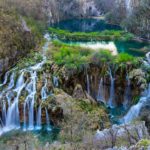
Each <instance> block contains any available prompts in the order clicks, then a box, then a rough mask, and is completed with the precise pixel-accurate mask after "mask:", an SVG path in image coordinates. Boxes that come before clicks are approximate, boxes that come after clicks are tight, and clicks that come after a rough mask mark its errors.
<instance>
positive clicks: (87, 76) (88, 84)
mask: <svg viewBox="0 0 150 150" xmlns="http://www.w3.org/2000/svg"><path fill="white" fill-rule="evenodd" d="M86 80H87V92H88V94H89V95H90V80H89V75H88V74H87V75H86Z"/></svg>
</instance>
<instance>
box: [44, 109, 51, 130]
mask: <svg viewBox="0 0 150 150" xmlns="http://www.w3.org/2000/svg"><path fill="white" fill-rule="evenodd" d="M45 112H46V125H47V130H48V131H51V126H50V119H49V114H48V111H47V108H45Z"/></svg>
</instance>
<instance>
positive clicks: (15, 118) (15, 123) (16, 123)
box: [5, 72, 26, 131]
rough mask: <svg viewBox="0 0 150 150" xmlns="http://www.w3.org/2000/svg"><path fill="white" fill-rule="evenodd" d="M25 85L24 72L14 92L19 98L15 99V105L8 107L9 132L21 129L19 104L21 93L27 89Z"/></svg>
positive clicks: (6, 128)
mask: <svg viewBox="0 0 150 150" xmlns="http://www.w3.org/2000/svg"><path fill="white" fill-rule="evenodd" d="M25 84H26V83H24V72H22V73H21V75H20V77H19V79H18V81H17V84H16V88H15V89H14V92H17V96H16V97H15V98H14V101H13V103H12V104H11V105H10V106H9V107H8V111H7V116H6V126H5V130H8V131H9V130H12V129H16V128H20V118H19V108H18V102H19V97H20V94H21V91H22V90H23V88H24V87H25Z"/></svg>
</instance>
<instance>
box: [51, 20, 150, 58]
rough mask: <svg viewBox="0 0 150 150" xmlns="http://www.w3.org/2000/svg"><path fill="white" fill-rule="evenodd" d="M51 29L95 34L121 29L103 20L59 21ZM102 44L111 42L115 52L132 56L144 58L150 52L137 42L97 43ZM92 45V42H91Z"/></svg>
mask: <svg viewBox="0 0 150 150" xmlns="http://www.w3.org/2000/svg"><path fill="white" fill-rule="evenodd" d="M52 27H55V28H59V29H63V30H69V31H71V32H78V31H80V32H95V31H104V30H122V29H121V27H119V26H117V25H111V24H108V23H106V22H105V20H100V19H91V18H89V19H71V20H65V21H61V22H59V23H56V24H53V25H52ZM63 42H65V43H72V44H75V45H77V44H79V43H83V44H88V43H90V42H81V41H78V42H70V41H63ZM98 42H100V43H101V42H103V43H106V44H107V43H109V42H113V43H114V45H115V47H116V49H117V52H118V53H121V52H126V53H128V54H131V55H133V56H142V57H143V56H145V54H146V53H147V52H148V50H150V44H149V43H146V42H138V41H97V42H95V43H98ZM91 43H92V44H94V42H91Z"/></svg>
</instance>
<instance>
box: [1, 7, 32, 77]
mask: <svg viewBox="0 0 150 150" xmlns="http://www.w3.org/2000/svg"><path fill="white" fill-rule="evenodd" d="M0 13H1V16H0V76H1V75H2V74H3V73H4V72H5V71H7V70H8V68H10V67H12V66H13V65H15V64H16V63H17V61H18V60H19V59H20V58H21V57H23V56H25V55H26V54H27V53H28V52H29V51H30V50H31V49H33V48H34V47H35V41H34V36H33V35H32V33H31V31H30V30H29V28H28V27H27V25H26V23H25V21H24V20H22V19H20V18H18V17H19V16H17V15H16V14H13V13H12V12H9V11H4V10H3V9H2V10H0Z"/></svg>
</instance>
